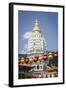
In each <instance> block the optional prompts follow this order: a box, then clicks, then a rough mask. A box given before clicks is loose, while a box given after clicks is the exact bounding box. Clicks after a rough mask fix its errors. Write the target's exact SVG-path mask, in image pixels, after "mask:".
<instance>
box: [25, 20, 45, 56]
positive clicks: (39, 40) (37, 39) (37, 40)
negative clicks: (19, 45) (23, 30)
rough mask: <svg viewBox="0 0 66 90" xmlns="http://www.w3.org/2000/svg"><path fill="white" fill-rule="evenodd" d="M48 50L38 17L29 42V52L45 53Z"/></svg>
mask: <svg viewBox="0 0 66 90" xmlns="http://www.w3.org/2000/svg"><path fill="white" fill-rule="evenodd" d="M45 51H46V42H45V39H44V37H43V36H42V33H41V31H40V28H39V24H38V20H37V19H36V21H35V24H34V28H33V31H32V34H31V36H30V37H29V39H28V43H27V54H35V55H38V54H44V52H45Z"/></svg>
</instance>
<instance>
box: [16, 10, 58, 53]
mask: <svg viewBox="0 0 66 90" xmlns="http://www.w3.org/2000/svg"><path fill="white" fill-rule="evenodd" d="M36 18H37V19H38V22H39V27H40V30H41V32H42V35H43V36H44V38H45V39H46V43H47V50H49V51H53V50H57V49H58V13H57V12H37V11H19V12H18V48H19V50H18V53H19V54H21V53H26V50H25V44H26V42H27V39H26V38H27V36H26V35H29V33H28V32H32V30H33V27H34V23H35V20H36ZM27 33H28V34H27Z"/></svg>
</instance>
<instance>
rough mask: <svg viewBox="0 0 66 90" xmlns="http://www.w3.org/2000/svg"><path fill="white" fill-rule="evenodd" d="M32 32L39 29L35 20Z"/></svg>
mask: <svg viewBox="0 0 66 90" xmlns="http://www.w3.org/2000/svg"><path fill="white" fill-rule="evenodd" d="M33 30H34V31H39V30H40V29H39V24H38V20H37V19H36V20H35V24H34V29H33Z"/></svg>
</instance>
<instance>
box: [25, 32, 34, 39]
mask: <svg viewBox="0 0 66 90" xmlns="http://www.w3.org/2000/svg"><path fill="white" fill-rule="evenodd" d="M31 34H32V32H26V33H25V34H24V39H28V38H29V37H30V36H31Z"/></svg>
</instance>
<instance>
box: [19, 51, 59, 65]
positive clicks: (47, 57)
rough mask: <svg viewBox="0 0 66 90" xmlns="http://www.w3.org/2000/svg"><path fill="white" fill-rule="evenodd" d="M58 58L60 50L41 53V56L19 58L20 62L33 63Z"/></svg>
mask: <svg viewBox="0 0 66 90" xmlns="http://www.w3.org/2000/svg"><path fill="white" fill-rule="evenodd" d="M53 59H58V52H53V53H51V52H49V53H48V54H44V55H39V56H29V57H21V58H20V59H19V64H24V63H25V64H28V63H29V64H32V63H33V62H34V63H36V62H42V61H47V60H53Z"/></svg>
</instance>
